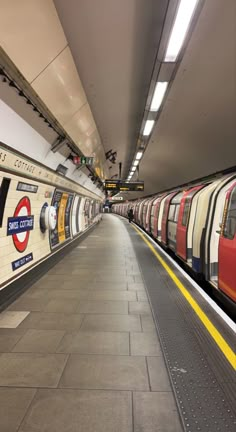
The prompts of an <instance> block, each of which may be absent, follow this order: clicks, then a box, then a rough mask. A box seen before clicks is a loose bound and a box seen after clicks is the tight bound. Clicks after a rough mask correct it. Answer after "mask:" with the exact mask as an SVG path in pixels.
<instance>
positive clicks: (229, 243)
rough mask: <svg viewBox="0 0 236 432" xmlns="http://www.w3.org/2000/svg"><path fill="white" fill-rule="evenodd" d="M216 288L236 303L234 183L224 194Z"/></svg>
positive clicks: (235, 200) (235, 211)
mask: <svg viewBox="0 0 236 432" xmlns="http://www.w3.org/2000/svg"><path fill="white" fill-rule="evenodd" d="M218 287H219V289H220V290H221V291H223V292H224V293H225V294H226V295H227V296H228V297H230V298H231V299H232V300H233V301H236V182H235V183H234V184H233V185H232V186H231V187H230V189H229V190H228V191H227V194H226V200H225V207H224V215H223V223H222V227H221V235H220V241H219V274H218Z"/></svg>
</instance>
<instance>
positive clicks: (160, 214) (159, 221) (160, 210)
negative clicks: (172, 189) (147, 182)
mask: <svg viewBox="0 0 236 432" xmlns="http://www.w3.org/2000/svg"><path fill="white" fill-rule="evenodd" d="M162 198H163V199H162ZM167 198H168V194H167V195H164V196H163V197H161V199H160V203H159V207H158V209H157V240H159V241H161V229H162V218H163V213H164V208H165V202H166V200H167Z"/></svg>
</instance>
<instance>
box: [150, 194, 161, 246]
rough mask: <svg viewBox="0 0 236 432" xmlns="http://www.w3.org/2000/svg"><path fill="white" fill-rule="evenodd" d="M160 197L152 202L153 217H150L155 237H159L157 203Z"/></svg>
mask: <svg viewBox="0 0 236 432" xmlns="http://www.w3.org/2000/svg"><path fill="white" fill-rule="evenodd" d="M158 202H159V198H157V199H155V200H154V201H153V203H152V209H151V217H150V230H151V233H152V235H153V237H155V238H156V237H157V214H156V213H157V205H158Z"/></svg>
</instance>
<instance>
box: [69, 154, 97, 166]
mask: <svg viewBox="0 0 236 432" xmlns="http://www.w3.org/2000/svg"><path fill="white" fill-rule="evenodd" d="M73 162H74V164H75V165H90V166H91V165H93V164H94V158H93V157H90V156H89V157H86V156H74V157H73Z"/></svg>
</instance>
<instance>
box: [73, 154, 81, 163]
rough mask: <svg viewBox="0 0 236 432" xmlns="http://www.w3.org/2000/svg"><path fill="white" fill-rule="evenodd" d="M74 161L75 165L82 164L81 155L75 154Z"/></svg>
mask: <svg viewBox="0 0 236 432" xmlns="http://www.w3.org/2000/svg"><path fill="white" fill-rule="evenodd" d="M73 162H74V164H75V165H80V156H74V158H73Z"/></svg>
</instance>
